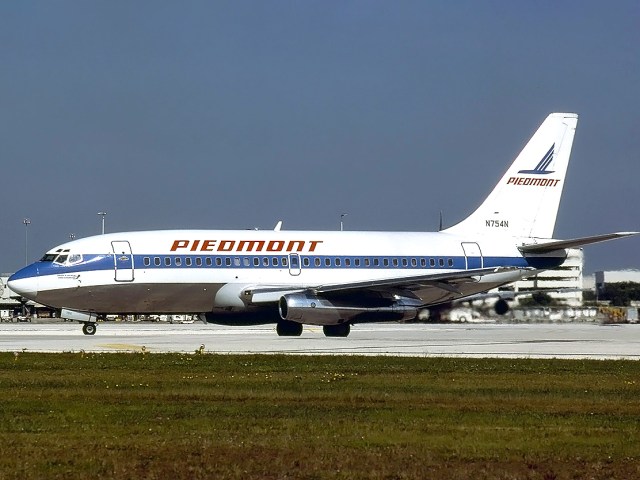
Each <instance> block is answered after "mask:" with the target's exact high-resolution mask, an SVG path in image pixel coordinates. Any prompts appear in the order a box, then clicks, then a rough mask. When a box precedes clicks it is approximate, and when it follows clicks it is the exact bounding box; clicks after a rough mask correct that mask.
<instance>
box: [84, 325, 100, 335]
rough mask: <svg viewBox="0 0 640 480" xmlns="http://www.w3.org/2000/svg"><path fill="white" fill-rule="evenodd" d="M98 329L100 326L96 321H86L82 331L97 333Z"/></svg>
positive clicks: (86, 333) (91, 333)
mask: <svg viewBox="0 0 640 480" xmlns="http://www.w3.org/2000/svg"><path fill="white" fill-rule="evenodd" d="M97 329H98V327H97V326H96V324H95V322H86V323H85V324H84V325H82V333H84V334H85V335H95V334H96V330H97Z"/></svg>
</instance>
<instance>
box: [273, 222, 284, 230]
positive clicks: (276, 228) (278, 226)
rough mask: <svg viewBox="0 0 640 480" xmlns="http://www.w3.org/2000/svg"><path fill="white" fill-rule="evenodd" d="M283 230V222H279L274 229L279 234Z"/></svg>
mask: <svg viewBox="0 0 640 480" xmlns="http://www.w3.org/2000/svg"><path fill="white" fill-rule="evenodd" d="M281 228H282V220H278V223H276V226H275V227H273V230H274V231H275V232H279V231H280V229H281Z"/></svg>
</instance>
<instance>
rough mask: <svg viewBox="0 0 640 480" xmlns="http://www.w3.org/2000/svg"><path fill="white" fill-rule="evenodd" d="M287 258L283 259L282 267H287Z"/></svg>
mask: <svg viewBox="0 0 640 480" xmlns="http://www.w3.org/2000/svg"><path fill="white" fill-rule="evenodd" d="M287 263H288V262H287V257H282V266H283V267H286V266H287Z"/></svg>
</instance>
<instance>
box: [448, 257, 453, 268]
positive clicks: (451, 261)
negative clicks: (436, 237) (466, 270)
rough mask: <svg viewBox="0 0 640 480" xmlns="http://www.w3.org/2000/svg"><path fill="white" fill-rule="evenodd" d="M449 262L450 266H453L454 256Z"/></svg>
mask: <svg viewBox="0 0 640 480" xmlns="http://www.w3.org/2000/svg"><path fill="white" fill-rule="evenodd" d="M447 263H448V264H449V266H450V267H453V258H450V259H449V260H448V261H447Z"/></svg>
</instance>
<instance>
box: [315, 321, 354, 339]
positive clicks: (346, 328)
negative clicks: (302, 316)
mask: <svg viewBox="0 0 640 480" xmlns="http://www.w3.org/2000/svg"><path fill="white" fill-rule="evenodd" d="M322 331H323V332H324V335H325V337H348V336H349V332H351V325H349V324H348V323H341V324H339V325H325V326H324V327H322Z"/></svg>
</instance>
